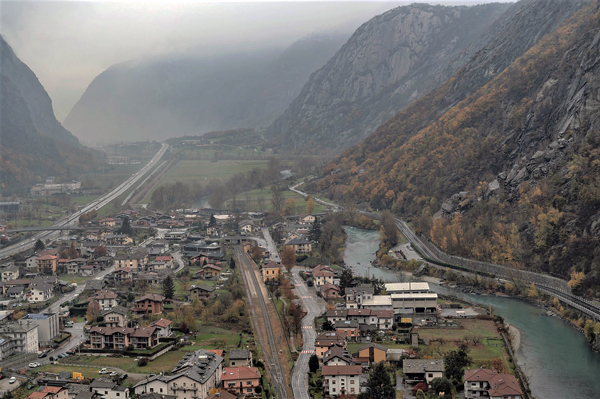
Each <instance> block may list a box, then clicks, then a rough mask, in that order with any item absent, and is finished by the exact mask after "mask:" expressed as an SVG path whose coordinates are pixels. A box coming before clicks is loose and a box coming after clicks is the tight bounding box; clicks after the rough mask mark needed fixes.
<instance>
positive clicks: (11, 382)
mask: <svg viewBox="0 0 600 399" xmlns="http://www.w3.org/2000/svg"><path fill="white" fill-rule="evenodd" d="M15 382H17V377H10V380H8V383H9V384H14V383H15Z"/></svg>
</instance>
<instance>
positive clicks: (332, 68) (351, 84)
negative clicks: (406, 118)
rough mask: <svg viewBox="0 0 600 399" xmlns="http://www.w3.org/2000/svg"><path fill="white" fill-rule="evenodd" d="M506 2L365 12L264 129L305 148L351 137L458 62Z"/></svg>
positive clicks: (330, 146)
mask: <svg viewBox="0 0 600 399" xmlns="http://www.w3.org/2000/svg"><path fill="white" fill-rule="evenodd" d="M508 8H509V5H508V4H487V5H477V6H472V7H466V6H460V7H443V6H431V5H426V4H414V5H410V6H404V7H399V8H396V9H394V10H391V11H388V12H386V13H384V14H382V15H379V16H377V17H375V18H373V19H371V20H370V21H368V22H366V23H365V24H363V25H362V26H361V27H360V28H359V29H358V30H357V31H356V32H355V33H354V34H353V35H352V37H351V38H350V39H349V40H348V42H347V43H346V44H345V45H344V46H343V47H342V48H341V49H340V50H339V51H338V52H337V54H336V55H335V56H334V57H333V58H332V59H330V60H329V61H328V62H327V64H326V65H325V66H323V67H322V68H321V69H319V70H318V71H317V72H315V73H314V74H313V75H312V76H311V78H310V80H309V81H308V82H307V83H306V84H305V85H304V87H303V88H302V92H301V93H300V95H299V96H298V97H297V98H296V99H295V100H294V101H293V102H292V104H290V106H289V107H288V109H287V110H286V111H285V112H284V113H283V114H282V115H281V116H280V117H279V118H277V120H276V121H275V122H274V123H273V124H272V125H271V126H270V127H269V129H268V130H267V137H269V138H271V139H272V140H274V141H275V143H276V144H277V145H279V146H281V147H284V148H294V149H302V148H306V149H307V150H309V151H311V152H314V151H315V149H322V150H324V151H327V150H334V151H339V150H340V149H342V148H347V147H350V146H351V145H353V144H356V143H357V142H359V141H360V140H362V139H363V138H365V137H367V136H368V135H370V134H371V133H372V132H373V131H374V130H375V129H376V128H377V126H379V125H380V124H382V123H383V122H385V121H386V120H387V119H389V118H390V117H392V116H393V115H394V114H395V113H396V112H398V111H399V110H401V109H403V108H405V107H406V106H407V105H408V104H410V103H412V102H413V101H415V100H417V99H419V98H421V97H422V96H423V95H424V94H426V93H427V92H429V91H430V90H432V89H433V88H435V87H437V86H438V85H440V84H441V83H443V82H444V81H446V80H447V79H448V78H449V77H450V76H451V75H452V74H453V73H454V72H456V70H457V69H458V68H460V67H461V66H463V65H464V63H465V62H467V61H468V60H469V58H470V57H471V56H472V55H473V54H475V53H476V52H477V51H479V49H480V48H481V47H482V46H483V45H485V44H486V42H487V41H486V40H480V38H481V36H482V35H483V34H484V32H486V30H488V29H490V26H492V25H493V24H494V21H496V20H498V19H499V18H500V17H501V16H502V15H503V13H504V12H505V11H506V10H507V9H508ZM514 10H515V11H516V10H517V9H516V8H515V9H514ZM512 12H514V11H512ZM501 26H502V23H500V24H499V26H497V27H493V28H491V30H492V32H491V34H493V33H495V32H496V31H497V30H499V29H500V27H501Z"/></svg>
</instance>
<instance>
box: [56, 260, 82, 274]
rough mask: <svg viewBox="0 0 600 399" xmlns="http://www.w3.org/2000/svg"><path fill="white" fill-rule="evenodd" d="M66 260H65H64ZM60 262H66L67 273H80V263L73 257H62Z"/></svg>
mask: <svg viewBox="0 0 600 399" xmlns="http://www.w3.org/2000/svg"><path fill="white" fill-rule="evenodd" d="M63 261H64V262H63ZM58 263H59V264H64V266H65V267H66V269H67V274H79V267H80V266H79V263H78V262H77V261H75V260H72V259H60V260H59V261H58Z"/></svg>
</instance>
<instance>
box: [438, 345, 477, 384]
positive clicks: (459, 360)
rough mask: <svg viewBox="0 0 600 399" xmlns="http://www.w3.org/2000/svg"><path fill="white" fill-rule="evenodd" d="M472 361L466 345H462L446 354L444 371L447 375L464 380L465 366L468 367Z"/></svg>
mask: <svg viewBox="0 0 600 399" xmlns="http://www.w3.org/2000/svg"><path fill="white" fill-rule="evenodd" d="M470 362H471V361H470V360H469V356H468V355H467V348H466V346H461V348H460V349H459V350H457V351H450V352H448V353H447V354H446V356H444V371H445V374H446V377H447V378H449V379H451V380H452V379H455V380H457V381H462V377H463V368H465V367H467V366H468V365H469V363H470Z"/></svg>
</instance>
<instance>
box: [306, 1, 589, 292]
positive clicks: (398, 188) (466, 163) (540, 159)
mask: <svg viewBox="0 0 600 399" xmlns="http://www.w3.org/2000/svg"><path fill="white" fill-rule="evenodd" d="M529 3H530V4H536V3H537V4H538V5H540V6H541V7H542V9H540V10H538V13H537V14H538V16H539V15H540V13H541V12H543V9H545V7H547V6H551V5H552V4H554V5H555V6H561V5H565V4H566V3H567V2H558V1H555V2H539V1H538V2H529ZM544 3H546V5H544ZM573 4H575V3H573V2H570V6H572V5H573ZM580 4H581V3H580ZM517 17H518V18H522V15H521V16H519V15H517ZM599 18H600V12H599V5H598V2H597V1H594V2H592V3H590V4H586V5H584V6H583V8H581V9H580V10H579V11H577V12H576V13H575V14H574V15H573V16H572V17H570V18H568V19H567V20H566V21H565V22H564V23H562V24H561V25H560V26H559V27H558V28H557V29H554V30H553V32H551V33H549V34H547V35H545V36H543V35H539V36H538V39H537V40H533V41H532V42H531V43H532V44H533V43H534V42H537V44H535V45H534V46H533V47H531V48H530V49H529V50H527V51H526V52H525V53H524V54H523V55H522V56H520V57H518V58H517V59H516V60H515V61H514V62H512V63H511V64H510V65H509V66H508V67H507V68H506V69H504V70H503V71H502V72H501V73H499V74H498V75H497V76H496V77H494V78H493V79H491V80H490V81H489V82H488V83H487V84H485V85H483V86H480V88H479V89H477V90H475V91H474V93H473V94H471V95H469V96H467V97H466V98H464V99H461V98H460V96H458V97H457V95H456V88H459V87H466V86H467V85H466V84H465V83H464V81H465V79H470V78H472V74H469V73H468V72H469V71H470V70H471V71H476V70H485V62H486V61H485V59H484V58H489V57H482V55H481V54H478V55H476V56H475V57H474V58H473V59H472V60H471V61H470V63H469V64H468V65H467V66H465V67H464V68H463V69H462V70H460V71H459V72H458V73H457V74H455V75H454V76H453V77H452V78H451V79H450V80H449V81H447V82H446V83H445V84H444V85H442V86H441V87H440V88H438V89H436V90H434V91H433V92H431V93H429V94H428V95H427V96H425V97H424V98H422V99H421V100H419V101H417V102H416V103H415V104H413V105H412V106H410V107H409V108H407V109H406V110H405V111H403V112H401V113H399V114H398V115H397V116H396V117H394V118H392V119H391V120H389V121H388V122H387V123H385V124H384V125H383V126H382V127H381V128H380V129H378V131H377V132H376V133H375V134H374V135H373V136H371V137H369V138H368V139H367V140H365V141H363V142H362V143H361V144H360V145H358V146H356V147H354V148H353V149H351V150H349V151H347V152H346V153H344V154H343V155H341V156H340V157H338V158H337V159H336V160H335V161H334V162H332V163H330V164H329V165H328V166H327V168H326V169H325V170H324V173H323V175H322V177H321V179H319V180H318V181H317V182H315V183H313V185H312V188H313V189H318V190H326V191H328V192H329V194H330V195H331V196H332V197H337V198H338V199H342V200H343V199H344V198H345V199H346V200H353V201H365V200H366V201H370V203H371V205H372V206H373V207H378V208H381V207H387V208H391V209H392V210H393V211H394V212H395V213H397V214H401V215H404V216H408V217H410V218H412V222H413V225H414V226H415V227H416V228H417V229H418V230H419V231H421V232H423V233H424V234H425V235H427V236H429V237H430V238H431V239H432V240H433V241H435V242H436V243H437V244H438V245H440V246H441V247H443V248H444V249H446V250H448V251H450V252H452V253H455V254H459V255H464V256H468V257H472V258H476V259H483V260H490V261H492V262H496V263H503V264H509V265H514V266H515V267H524V268H528V269H532V270H539V271H545V272H549V273H552V274H555V275H560V276H564V277H565V278H569V277H571V275H572V276H573V277H575V278H574V279H572V284H573V287H574V288H575V289H576V290H579V291H584V292H585V291H587V293H592V292H593V290H594V289H596V288H597V287H599V286H600V250H599V249H598V248H599V245H598V244H600V173H599V172H600V169H599V168H600V150H599V149H598V148H599V145H600V129H599V128H600V126H599V120H598V116H599V115H600V114H599V112H598V111H599V108H600V103H599V102H598V98H599V94H600V93H599V92H600V80H599V73H600V71H599V68H600V19H599ZM539 20H540V19H539V18H538V21H539ZM531 22H532V20H531V19H530V20H529V26H530V27H531V28H534V27H535V24H532V23H531ZM544 29H545V28H544ZM544 29H539V30H538V33H541V32H543V31H544ZM533 31H534V30H533V29H530V32H529V34H531V33H533ZM505 33H506V32H505ZM542 36H543V37H542ZM507 37H508V36H507ZM517 41H518V40H517V38H516V37H513V42H517ZM501 43H502V41H501ZM493 50H494V51H495V52H497V53H501V52H502V51H505V50H506V46H499V47H496V48H494V49H493ZM482 59H483V61H482ZM482 76H484V75H482ZM472 82H473V81H472ZM434 215H435V216H434ZM577 272H583V273H584V275H585V278H582V277H581V276H582V275H580V274H577ZM589 290H592V291H589Z"/></svg>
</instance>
